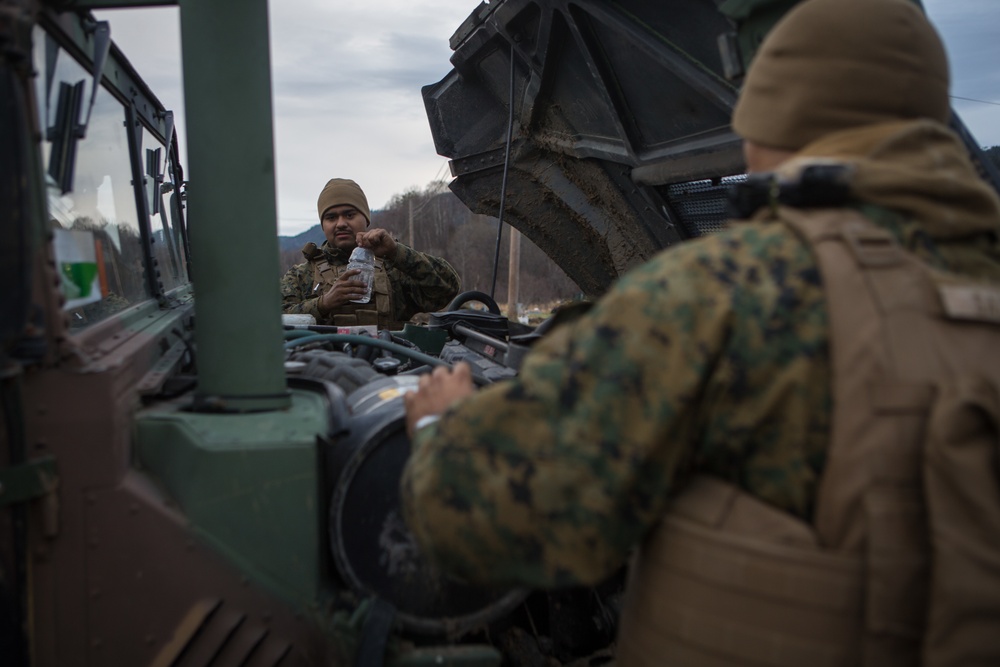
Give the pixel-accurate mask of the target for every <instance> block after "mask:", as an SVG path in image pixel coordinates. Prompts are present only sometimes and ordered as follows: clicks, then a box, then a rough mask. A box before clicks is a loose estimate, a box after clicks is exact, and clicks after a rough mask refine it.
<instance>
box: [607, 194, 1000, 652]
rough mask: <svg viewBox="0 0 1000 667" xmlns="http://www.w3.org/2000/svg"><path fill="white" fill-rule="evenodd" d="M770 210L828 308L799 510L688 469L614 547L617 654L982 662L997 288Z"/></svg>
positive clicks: (849, 222) (987, 633) (826, 219)
mask: <svg viewBox="0 0 1000 667" xmlns="http://www.w3.org/2000/svg"><path fill="white" fill-rule="evenodd" d="M780 217H781V219H782V220H783V221H784V222H785V223H786V224H788V225H789V226H790V227H791V228H792V229H793V230H795V231H796V232H797V233H798V234H799V235H800V236H801V237H803V238H804V239H805V240H806V242H807V243H809V245H810V246H812V247H813V250H814V252H815V254H816V256H817V257H818V260H819V265H820V269H821V271H822V275H823V282H824V289H825V295H826V301H827V305H828V308H829V313H830V327H831V337H830V345H831V357H832V369H833V395H834V410H833V426H832V434H831V443H830V450H829V452H828V459H827V464H826V469H825V472H824V474H823V478H822V480H821V483H820V488H819V493H818V503H817V512H816V517H815V522H814V523H815V525H809V524H807V523H805V522H803V521H800V520H798V519H796V518H794V517H792V516H791V515H788V514H786V513H784V512H781V511H779V510H777V509H775V508H772V507H770V506H768V505H766V504H764V503H763V502H761V501H759V500H756V499H754V498H752V497H751V496H749V495H748V494H746V493H745V492H743V491H741V490H739V489H737V488H736V487H733V486H730V485H728V484H726V483H723V482H721V481H719V480H714V479H709V478H698V479H695V480H694V481H693V482H692V483H691V485H690V486H689V487H688V488H687V489H686V490H685V491H684V493H682V494H681V496H680V498H678V499H677V501H676V503H675V504H674V505H673V506H672V508H671V511H670V513H669V514H668V515H667V516H666V517H665V518H664V519H663V520H662V522H661V524H660V525H659V526H658V527H657V528H656V529H654V531H653V532H652V534H651V535H650V536H649V538H648V539H647V541H646V542H645V543H644V544H643V545H642V547H641V548H640V549H639V552H638V553H637V555H636V558H635V559H634V561H633V566H632V568H631V571H630V574H629V577H630V581H629V585H628V589H627V592H626V600H625V603H624V610H623V614H622V620H621V631H620V634H619V640H618V662H617V664H618V665H619V667H636V666H647V665H648V666H652V665H656V666H660V665H699V666H701V665H705V666H708V667H722V666H730V665H761V666H773V667H786V666H787V667H791V666H796V667H799V666H804V665H808V666H810V667H823V666H834V665H837V666H839V665H865V666H873V667H874V666H879V667H893V666H896V665H927V666H934V667H939V666H943V665H949V666H950V665H959V664H961V665H986V664H1000V461H998V457H1000V289H998V288H997V287H995V286H989V285H983V284H980V283H973V282H971V281H968V280H965V279H962V278H961V277H958V276H955V275H953V274H943V273H941V272H937V271H934V270H932V269H930V268H929V267H927V266H926V265H925V264H923V263H921V262H920V261H919V260H917V259H916V258H915V257H913V256H912V255H910V254H908V253H906V252H904V251H903V250H902V249H901V248H900V247H899V246H898V244H897V243H896V242H895V241H894V240H893V238H892V237H891V236H890V235H889V234H888V233H887V232H885V231H883V230H881V229H879V228H878V227H876V226H875V225H873V224H872V223H870V222H869V221H867V220H866V219H864V218H863V217H861V216H860V215H859V214H855V213H851V212H845V211H842V210H827V211H811V212H803V211H796V210H791V209H781V210H780Z"/></svg>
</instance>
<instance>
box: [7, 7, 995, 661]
mask: <svg viewBox="0 0 1000 667" xmlns="http://www.w3.org/2000/svg"><path fill="white" fill-rule="evenodd" d="M160 4H171V3H170V2H169V1H168V0H163V1H160V2H156V1H152V2H151V1H149V0H0V45H2V46H3V50H2V53H3V55H2V61H0V134H2V141H0V163H2V165H0V176H2V181H0V216H2V220H0V235H2V239H0V252H2V261H0V275H2V281H0V338H2V347H0V355H2V356H0V393H2V405H3V411H2V417H0V424H2V428H0V535H2V537H0V664H3V665H4V666H5V667H6V666H7V665H15V666H18V667H21V666H24V665H30V666H31V667H55V666H58V667H74V666H77V665H81V666H82V665H156V666H165V665H217V666H223V665H253V666H256V665H347V664H358V665H377V664H396V665H424V664H426V665H430V664H434V665H441V664H451V665H497V664H501V663H503V664H508V665H540V664H569V663H575V664H587V665H596V664H601V663H602V662H606V661H608V660H609V659H610V658H611V656H612V655H613V648H612V646H613V639H614V632H615V624H616V618H617V603H618V596H619V595H620V592H621V579H620V577H615V578H612V579H611V580H609V581H608V582H606V583H605V584H603V585H601V586H598V587H595V588H593V589H586V590H565V591H557V592H548V593H543V592H537V591H524V590H484V589H480V588H475V587H471V586H468V585H467V584H465V583H464V582H462V581H459V580H455V579H452V578H449V577H447V576H446V575H444V574H442V573H440V572H438V571H436V570H435V569H434V568H433V566H432V564H430V563H427V562H425V561H424V560H423V559H422V558H421V556H420V554H419V551H418V550H417V549H416V547H415V545H414V543H413V541H412V538H410V536H409V534H408V533H407V531H406V528H405V525H403V523H402V521H401V519H400V516H399V512H398V498H397V496H396V486H397V483H398V478H399V472H400V469H401V466H402V464H403V462H404V461H405V458H406V456H407V453H408V448H409V442H408V440H407V437H406V433H405V429H404V428H403V422H402V416H403V411H402V404H401V398H400V397H401V396H402V394H403V393H405V392H406V391H408V390H409V389H411V388H412V387H413V386H414V383H415V382H416V379H417V377H418V375H419V374H420V373H421V372H426V370H428V369H429V368H431V367H433V366H435V365H438V364H447V363H453V362H455V361H457V360H460V359H465V360H468V361H470V362H472V365H473V367H474V370H475V374H476V378H477V381H478V382H480V383H484V384H485V383H489V382H494V381H496V380H499V379H503V378H504V377H510V376H511V375H513V374H515V373H516V372H517V368H518V365H519V363H520V360H521V359H522V358H523V356H524V354H525V353H526V352H527V351H528V350H529V349H530V347H531V345H532V344H533V342H534V341H535V340H537V339H538V338H540V337H542V336H544V335H545V332H546V329H547V328H548V327H549V326H553V325H551V324H550V325H541V326H539V327H538V328H537V329H531V328H523V327H518V326H517V325H516V323H512V322H508V321H507V320H505V319H504V318H503V317H502V316H501V315H500V314H499V311H498V310H497V308H496V306H495V303H493V302H492V299H491V298H490V297H489V295H487V294H484V293H481V292H475V291H472V292H468V293H464V294H462V295H460V296H459V297H458V298H456V300H455V301H454V302H453V303H452V304H451V305H450V306H449V307H448V308H446V309H445V310H444V311H442V312H441V313H434V314H431V316H430V324H428V325H427V326H426V327H407V328H406V329H404V330H403V331H399V332H378V335H377V336H374V337H371V336H359V335H356V334H342V333H333V332H330V331H329V330H325V329H323V328H322V327H308V326H307V328H304V329H303V328H295V327H288V328H286V327H284V326H283V324H282V320H281V318H280V317H279V313H280V305H279V294H278V283H277V280H276V277H277V274H278V268H277V266H278V265H277V261H278V260H277V256H278V251H277V238H276V230H275V222H274V221H275V216H274V215H270V216H269V215H266V213H267V212H273V211H274V209H275V202H274V194H273V193H274V180H273V179H274V173H273V154H272V140H271V137H272V131H271V112H270V81H269V71H270V70H269V62H268V58H269V56H268V49H267V48H266V45H267V44H268V35H267V5H266V2H265V1H264V0H246V1H245V2H242V3H240V5H239V11H233V5H232V3H223V2H219V1H211V0H200V1H194V0H180V2H179V3H173V4H179V5H180V17H181V25H182V42H183V43H182V47H183V67H184V89H185V98H186V105H187V108H186V118H187V126H188V132H187V149H188V154H189V156H190V170H189V173H188V172H185V171H184V169H183V168H182V165H181V164H180V161H179V153H178V150H177V136H176V132H175V130H174V124H173V115H172V113H171V112H170V111H169V110H167V109H165V108H164V106H163V105H162V104H161V103H160V101H159V100H158V99H157V98H156V96H155V94H154V92H153V91H152V90H150V88H149V87H148V86H147V85H146V84H145V83H144V81H143V80H142V78H141V77H140V75H139V73H137V72H136V71H135V69H134V68H133V67H132V66H131V65H130V63H129V61H128V59H127V58H126V56H125V54H123V53H121V51H119V50H118V48H117V47H116V46H115V45H114V43H113V42H112V40H111V34H112V26H110V25H109V24H108V23H107V22H104V21H98V20H96V19H95V18H94V17H93V15H92V14H91V13H90V10H92V9H99V8H107V7H124V6H129V7H138V6H143V5H160ZM792 4H794V2H792V1H791V0H759V1H756V2H755V1H753V0H748V1H747V2H743V3H734V2H727V3H724V4H723V5H722V6H721V9H723V10H725V12H722V11H720V7H719V6H718V5H717V3H716V2H714V1H713V0H669V1H658V2H649V1H648V0H647V1H639V0H623V1H621V2H616V3H607V2H598V1H596V0H594V1H588V0H576V1H574V2H568V1H566V0H547V1H530V0H500V1H494V2H491V3H489V4H486V3H484V4H482V5H480V7H479V8H477V9H476V10H475V11H474V12H473V13H472V15H471V16H470V17H469V19H468V20H467V21H466V22H465V23H464V24H463V25H462V26H460V27H459V29H458V31H457V32H456V33H455V35H454V37H453V38H452V48H453V49H454V51H455V55H454V57H453V58H452V62H453V64H454V71H452V72H451V73H450V74H449V75H448V76H446V77H445V79H444V80H442V81H441V82H439V83H437V84H434V85H431V86H428V87H426V88H425V90H424V95H425V100H426V106H427V110H428V117H429V119H430V121H431V128H432V132H433V134H434V138H435V142H436V146H437V149H438V151H439V152H440V153H441V154H443V155H446V156H448V157H450V158H451V159H452V170H453V174H454V176H455V177H456V178H455V180H454V181H453V182H452V185H451V187H452V189H453V190H454V191H455V192H456V193H458V194H459V196H460V197H461V198H462V199H463V200H464V201H466V202H467V204H468V205H469V206H470V207H471V208H473V209H474V210H476V211H481V212H486V213H490V214H499V215H500V217H504V216H506V220H507V221H508V222H510V223H511V224H513V225H515V226H516V227H517V228H519V229H520V230H521V231H523V232H524V233H526V234H527V235H528V236H529V237H530V238H531V239H532V240H533V241H534V242H535V243H536V244H537V245H539V246H540V247H541V248H542V249H543V250H546V251H547V252H549V254H550V255H551V256H552V257H553V258H554V259H556V260H557V261H558V262H559V263H560V265H561V266H562V267H563V269H564V270H565V271H567V273H569V275H570V276H571V277H572V278H574V279H575V280H576V281H577V283H578V284H579V285H580V287H581V288H582V289H583V290H584V291H585V292H586V293H587V294H589V295H592V296H596V295H599V294H600V293H601V292H603V291H604V290H605V289H606V288H607V286H608V285H609V284H610V283H611V282H612V281H613V280H614V279H615V277H617V276H618V275H620V274H621V273H622V272H623V271H625V270H627V269H628V268H629V267H630V266H633V265H635V264H636V263H638V262H641V261H643V260H644V259H647V258H648V257H650V256H651V255H652V254H653V253H655V252H656V251H657V250H659V249H661V248H663V247H665V246H668V245H670V244H672V243H676V242H680V241H683V240H684V239H687V238H691V237H695V236H698V235H700V234H705V233H710V232H711V231H713V230H715V229H717V228H719V227H720V226H721V224H722V221H723V220H724V219H725V210H724V195H723V191H724V188H725V186H726V185H727V183H729V182H733V181H738V180H739V179H740V178H741V174H742V169H743V165H742V161H741V157H740V154H739V151H738V148H737V144H736V140H735V138H734V137H733V136H732V134H731V133H730V132H729V130H728V116H729V110H730V107H731V106H732V104H733V102H734V100H735V97H736V91H737V87H738V83H737V81H738V76H739V69H740V63H741V61H742V62H746V61H747V59H748V58H749V56H750V55H751V54H752V51H753V48H754V47H755V45H756V44H757V43H759V39H760V37H761V35H763V34H764V33H766V30H767V29H768V27H769V26H770V25H772V24H773V22H774V21H775V20H776V18H777V17H778V16H780V15H781V13H782V12H783V11H784V10H786V9H787V8H788V7H789V6H791V5H792ZM734 28H735V29H736V30H735V32H734ZM720 35H723V36H725V37H723V40H722V42H723V44H725V45H726V46H725V48H723V50H722V53H723V54H724V56H723V57H720V55H719V50H718V48H717V38H718V37H719V36H720ZM234 81H238V82H240V84H239V85H238V86H235V85H232V82H234ZM234 109H238V110H239V113H234V112H233V110H234ZM473 110H474V111H473ZM955 127H956V129H958V130H959V131H962V132H964V129H963V128H962V126H961V123H960V122H959V121H958V120H957V119H956V120H955ZM966 135H967V133H966ZM968 143H969V144H970V146H971V147H974V143H973V142H972V141H971V138H968ZM984 175H985V177H987V178H990V179H992V181H993V183H994V184H997V183H998V182H1000V180H998V178H997V175H996V173H995V171H989V169H988V167H984ZM232 192H239V193H240V196H241V202H242V210H252V211H255V212H256V213H257V214H256V215H254V216H242V215H240V214H239V212H238V211H236V210H234V209H233V208H232V207H231V206H230V205H229V202H230V201H231V197H230V196H229V195H228V194H227V193H232ZM501 203H503V207H501ZM189 218H190V224H189ZM235 238H239V239H242V241H243V243H242V245H241V246H240V248H239V252H238V253H237V252H233V248H232V246H231V243H232V239H235ZM567 239H573V240H574V242H573V243H567V242H566V240H567ZM246 266H253V267H255V270H254V271H246V270H245V269H244V267H246ZM195 293H197V298H196V299H195ZM247 295H252V298H247ZM472 301H479V302H482V303H484V304H485V305H486V306H487V310H486V311H471V310H468V309H465V308H463V306H464V305H466V304H467V303H468V302H472ZM550 322H557V318H556V319H553V320H550Z"/></svg>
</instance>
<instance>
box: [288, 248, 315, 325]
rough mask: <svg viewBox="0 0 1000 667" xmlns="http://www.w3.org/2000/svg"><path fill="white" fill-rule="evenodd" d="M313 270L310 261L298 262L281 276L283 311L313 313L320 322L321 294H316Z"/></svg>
mask: <svg viewBox="0 0 1000 667" xmlns="http://www.w3.org/2000/svg"><path fill="white" fill-rule="evenodd" d="M312 276H313V271H312V267H311V266H310V265H309V262H303V263H302V264H296V265H295V266H293V267H292V268H290V269H288V271H287V272H286V273H285V275H284V276H283V277H282V278H281V312H282V313H285V314H307V315H312V316H313V317H315V318H316V321H317V322H319V321H320V319H321V316H320V314H319V310H318V308H317V304H318V303H319V296H314V293H313V291H312V288H313V279H312Z"/></svg>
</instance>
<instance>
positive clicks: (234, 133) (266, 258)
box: [180, 0, 291, 411]
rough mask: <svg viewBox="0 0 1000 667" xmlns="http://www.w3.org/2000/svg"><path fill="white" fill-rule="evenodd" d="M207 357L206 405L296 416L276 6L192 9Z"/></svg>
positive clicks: (194, 3) (193, 154) (244, 1)
mask: <svg viewBox="0 0 1000 667" xmlns="http://www.w3.org/2000/svg"><path fill="white" fill-rule="evenodd" d="M180 9H181V12H180V14H181V45H182V52H183V67H184V97H185V107H186V109H185V110H186V118H187V146H188V156H189V161H190V165H189V170H188V171H189V174H190V188H189V194H188V211H189V214H188V224H189V228H190V232H191V233H190V238H191V254H192V265H193V268H194V276H193V278H194V290H195V327H196V331H195V341H196V343H197V354H198V370H199V373H198V390H197V393H196V403H197V405H198V406H200V407H201V408H203V409H208V410H224V411H256V410H277V409H283V408H286V407H288V406H289V405H290V403H291V401H290V397H289V394H288V391H287V389H286V385H285V373H284V365H283V362H284V357H283V348H282V327H281V317H280V313H281V295H280V290H279V285H278V278H279V265H278V234H277V216H276V204H275V185H274V145H273V144H274V141H273V131H272V124H271V68H270V48H269V41H268V15H267V0H211V1H206V0H180Z"/></svg>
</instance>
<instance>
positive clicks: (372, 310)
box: [302, 243, 402, 329]
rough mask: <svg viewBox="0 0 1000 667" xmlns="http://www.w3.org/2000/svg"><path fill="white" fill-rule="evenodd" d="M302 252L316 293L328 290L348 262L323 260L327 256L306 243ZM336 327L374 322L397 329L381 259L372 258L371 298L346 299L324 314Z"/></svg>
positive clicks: (387, 277) (384, 327)
mask: <svg viewBox="0 0 1000 667" xmlns="http://www.w3.org/2000/svg"><path fill="white" fill-rule="evenodd" d="M302 254H303V255H304V256H305V258H306V259H307V260H309V262H310V264H312V267H313V281H314V282H315V283H316V284H317V285H319V286H320V288H319V289H318V290H316V292H317V294H318V293H322V292H326V291H328V290H329V289H330V288H331V287H333V284H334V283H335V282H337V278H339V277H340V274H341V273H343V272H344V271H346V270H347V266H346V265H343V266H337V265H334V264H330V263H329V262H328V261H326V257H325V256H324V255H323V253H322V252H321V251H320V250H319V248H317V247H316V244H315V243H308V244H306V246H305V247H304V248H303V249H302ZM320 324H332V325H334V326H338V327H353V326H364V325H370V324H374V325H376V326H377V327H378V328H379V329H399V328H402V327H401V326H396V323H395V322H394V321H393V319H392V291H391V289H390V286H389V275H388V274H387V273H386V270H385V265H384V264H383V262H382V260H381V259H377V258H376V259H375V282H374V286H373V288H372V299H371V301H369V302H368V303H347V304H344V305H343V306H340V307H339V308H337V312H336V313H334V314H333V315H332V316H327V321H326V322H320Z"/></svg>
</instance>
